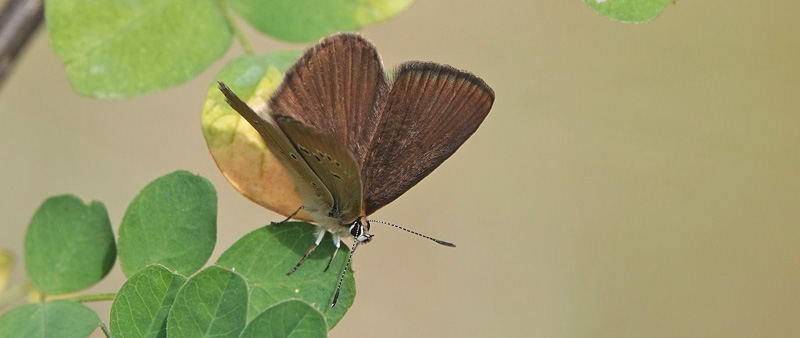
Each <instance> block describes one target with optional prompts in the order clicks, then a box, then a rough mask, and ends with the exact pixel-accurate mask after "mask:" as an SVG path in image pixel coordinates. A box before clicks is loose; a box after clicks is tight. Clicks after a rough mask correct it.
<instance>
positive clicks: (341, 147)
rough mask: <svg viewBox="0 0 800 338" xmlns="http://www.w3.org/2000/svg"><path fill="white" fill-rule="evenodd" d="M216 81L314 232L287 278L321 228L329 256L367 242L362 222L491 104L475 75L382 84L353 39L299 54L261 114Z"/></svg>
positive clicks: (421, 66)
mask: <svg viewBox="0 0 800 338" xmlns="http://www.w3.org/2000/svg"><path fill="white" fill-rule="evenodd" d="M219 85H220V90H221V91H222V93H223V94H224V95H225V97H226V99H227V101H228V103H229V104H230V105H231V107H233V108H234V109H235V110H236V111H237V112H239V114H241V115H242V116H243V117H244V118H245V119H246V120H247V121H248V122H249V123H250V124H251V125H252V126H253V128H255V129H256V130H257V131H258V132H259V134H261V137H262V138H263V139H264V143H265V144H266V145H267V148H269V150H270V151H271V152H272V153H273V154H274V155H275V156H276V158H277V159H278V160H279V161H280V162H281V164H282V165H283V166H284V167H285V168H286V170H287V171H288V173H289V176H290V177H291V178H292V182H293V183H294V186H295V189H296V190H297V193H298V195H299V196H300V197H301V199H302V201H303V205H302V206H298V207H299V209H298V211H299V210H300V209H304V210H306V211H307V212H308V213H309V214H310V215H311V218H312V219H313V220H314V222H315V223H316V224H317V225H318V226H319V229H318V231H317V232H316V237H317V238H316V241H315V243H314V244H313V245H312V246H311V247H310V248H309V249H308V251H307V252H306V253H305V255H304V256H303V258H302V259H301V260H300V262H298V263H297V265H295V267H294V268H293V269H292V270H290V271H289V273H288V274H291V273H292V272H294V271H295V270H296V269H297V268H298V267H299V266H300V264H302V263H303V261H304V260H305V259H306V258H307V257H308V255H310V254H311V252H312V251H313V250H314V249H315V248H316V247H317V245H319V243H320V242H321V241H322V238H323V237H324V235H325V232H330V233H331V234H332V237H333V241H334V243H335V245H336V248H337V250H338V248H339V242H340V238H341V237H348V236H353V238H354V241H353V246H352V248H351V250H350V258H352V255H353V252H355V249H356V247H357V246H358V244H359V243H367V242H369V241H370V240H371V239H372V235H371V234H369V233H368V231H369V221H367V219H366V216H368V215H371V214H372V213H374V212H375V211H376V210H378V209H380V208H381V207H383V206H384V205H386V204H388V203H390V202H392V201H394V200H395V199H396V198H398V197H399V196H400V195H402V194H403V193H405V192H406V191H407V190H408V189H410V188H411V187H412V186H414V185H415V184H417V182H419V181H420V180H422V178H424V177H425V176H427V175H428V174H430V173H431V172H432V171H433V170H434V169H436V167H438V166H439V165H440V164H441V163H442V162H443V161H444V160H445V159H447V158H448V157H450V155H452V154H453V153H454V152H455V151H456V149H458V148H459V147H460V146H461V144H463V143H464V141H466V140H467V138H469V136H470V135H472V133H474V132H475V130H477V129H478V126H479V125H480V124H481V122H483V120H484V118H486V115H487V114H488V113H489V110H490V109H491V108H492V103H493V102H494V92H493V91H492V89H491V88H490V87H489V86H488V85H486V83H484V82H483V80H481V79H480V78H478V77H477V76H475V75H473V74H471V73H469V72H466V71H463V70H458V69H455V68H453V67H450V66H447V65H442V64H438V63H433V62H419V61H409V62H405V63H403V64H401V65H400V66H399V67H398V68H397V70H396V71H395V73H394V79H393V81H392V82H391V84H390V82H389V79H388V78H387V76H386V73H385V71H384V69H383V65H382V62H381V59H380V56H379V55H378V52H377V50H376V49H375V47H374V46H373V45H372V43H370V42H369V41H367V40H366V39H364V38H363V37H361V36H360V35H357V34H351V33H339V34H334V35H331V36H329V37H327V38H324V39H322V40H321V41H320V42H319V43H318V44H317V45H315V46H314V47H312V48H310V49H309V50H307V51H306V52H305V54H304V55H303V56H302V57H301V58H300V59H299V60H298V61H297V62H296V63H295V64H294V65H293V66H292V67H291V68H290V69H289V70H288V71H287V72H286V75H285V77H284V79H283V82H282V83H281V85H280V87H279V88H278V89H277V90H276V91H275V93H274V94H273V95H272V97H271V99H270V101H269V104H268V107H267V111H266V112H261V114H259V113H256V112H255V111H254V110H253V109H251V108H250V107H249V106H247V104H245V103H244V102H243V101H242V100H241V99H239V97H237V96H236V95H235V94H234V93H233V92H232V91H231V90H230V89H229V88H228V87H227V86H226V85H225V84H224V83H222V82H220V84H219ZM296 214H297V212H295V214H292V215H290V216H289V217H288V218H287V220H288V219H290V218H292V217H293V216H295V215H296ZM381 223H385V222H381ZM385 224H388V225H392V226H395V227H398V228H401V229H403V230H406V231H409V232H412V233H414V234H417V235H420V236H423V237H425V238H428V239H431V240H433V241H436V242H437V243H439V244H442V245H447V246H455V245H453V244H452V243H449V242H445V241H441V240H437V239H434V238H431V237H428V236H425V235H421V234H418V233H416V232H413V231H410V230H407V229H404V228H402V227H399V226H396V225H394V224H390V223H385ZM335 255H336V252H335V251H334V256H335ZM332 260H333V257H331V261H332ZM349 263H350V259H348V261H347V263H346V264H345V267H344V271H342V278H341V279H340V280H339V287H341V282H342V279H343V278H344V274H345V272H346V271H347V267H348V266H349ZM328 266H330V262H328ZM326 270H327V268H326ZM339 287H337V290H336V294H335V295H334V299H333V302H332V305H331V306H334V305H336V300H337V299H338V296H339Z"/></svg>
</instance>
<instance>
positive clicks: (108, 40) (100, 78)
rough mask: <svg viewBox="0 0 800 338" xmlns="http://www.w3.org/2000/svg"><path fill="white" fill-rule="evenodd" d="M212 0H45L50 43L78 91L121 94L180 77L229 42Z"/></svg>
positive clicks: (213, 56)
mask: <svg viewBox="0 0 800 338" xmlns="http://www.w3.org/2000/svg"><path fill="white" fill-rule="evenodd" d="M217 2H218V1H215V0H131V1H96V0H47V1H46V4H45V19H46V21H47V29H48V32H49V33H50V40H51V42H52V44H53V49H54V50H55V51H56V54H58V56H59V57H60V58H61V61H62V62H64V64H65V65H66V68H67V75H68V76H69V79H70V81H71V82H72V85H73V86H74V87H75V90H77V91H78V92H79V93H81V94H84V95H88V96H93V97H98V98H124V97H131V96H136V95H140V94H143V93H148V92H152V91H155V90H158V89H162V88H166V87H170V86H174V85H176V84H179V83H182V82H184V81H186V80H188V79H190V78H192V77H194V76H195V75H197V74H198V73H200V72H202V71H203V70H205V69H206V68H207V67H208V66H209V65H211V63H212V62H214V61H215V60H216V59H218V58H219V57H220V56H222V54H223V53H225V51H226V50H227V49H228V47H229V46H230V44H231V37H232V32H231V29H230V26H229V25H228V22H227V20H226V19H225V15H224V14H223V13H222V12H221V11H220V8H219V6H218V3H217Z"/></svg>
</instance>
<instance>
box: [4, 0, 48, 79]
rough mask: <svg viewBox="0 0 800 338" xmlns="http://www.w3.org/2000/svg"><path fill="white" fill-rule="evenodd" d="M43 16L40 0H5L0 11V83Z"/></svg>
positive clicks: (42, 5)
mask: <svg viewBox="0 0 800 338" xmlns="http://www.w3.org/2000/svg"><path fill="white" fill-rule="evenodd" d="M43 18H44V3H43V2H42V0H11V1H6V2H5V6H3V9H2V11H0V84H2V83H3V80H5V78H6V75H8V73H9V72H10V71H11V68H13V66H14V61H16V59H17V54H18V53H19V52H20V51H21V50H22V48H23V47H25V44H26V43H27V42H28V41H29V40H30V38H31V36H33V33H34V32H35V31H36V28H38V27H39V25H40V24H41V23H42V20H43Z"/></svg>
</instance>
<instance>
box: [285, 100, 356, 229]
mask: <svg viewBox="0 0 800 338" xmlns="http://www.w3.org/2000/svg"><path fill="white" fill-rule="evenodd" d="M274 118H275V122H276V123H277V124H278V127H280V129H281V131H283V133H284V135H286V136H287V137H288V138H289V141H290V142H291V143H292V145H294V147H295V148H296V149H297V150H298V151H299V153H300V155H301V156H302V157H303V159H304V160H305V161H306V163H308V166H309V167H311V170H313V171H314V173H315V174H316V176H317V177H318V178H319V179H320V180H321V181H322V183H323V184H324V185H325V187H326V188H327V189H328V191H330V193H331V196H332V197H333V207H332V208H331V210H330V213H329V214H328V216H329V217H333V218H335V219H337V220H339V224H350V223H352V222H353V221H355V220H356V218H358V216H360V215H361V202H362V195H361V177H360V175H359V169H358V165H357V164H356V162H355V160H354V159H353V155H351V154H350V152H349V151H348V150H347V149H345V148H344V146H342V145H341V144H339V143H337V142H335V141H333V140H332V139H331V138H329V137H327V136H325V135H322V134H320V133H318V132H316V131H315V130H314V129H312V128H310V127H307V126H305V125H303V124H302V123H301V122H299V121H297V120H294V119H292V118H291V117H288V116H282V115H277V116H274Z"/></svg>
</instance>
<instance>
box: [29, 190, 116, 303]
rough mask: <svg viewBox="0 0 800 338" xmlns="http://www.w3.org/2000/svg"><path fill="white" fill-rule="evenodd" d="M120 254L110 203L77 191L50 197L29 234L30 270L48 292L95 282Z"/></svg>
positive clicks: (35, 216)
mask: <svg viewBox="0 0 800 338" xmlns="http://www.w3.org/2000/svg"><path fill="white" fill-rule="evenodd" d="M116 253H117V252H116V247H115V246H114V234H113V232H112V231H111V221H109V219H108V212H106V207H105V206H104V205H103V203H100V202H97V201H93V202H92V203H91V204H89V205H86V204H84V203H83V201H81V200H80V199H79V198H78V197H75V196H74V195H61V196H55V197H51V198H49V199H47V200H46V201H45V202H44V203H43V204H42V206H40V207H39V209H38V210H36V214H34V215H33V219H32V220H31V224H30V225H29V226H28V232H27V233H26V234H25V268H26V270H27V271H28V276H30V278H31V281H32V282H33V285H34V286H35V287H36V289H37V290H39V291H40V292H43V293H45V294H62V293H69V292H75V291H78V290H83V289H85V288H88V287H90V286H92V285H94V284H95V283H97V282H98V281H100V280H101V279H102V278H103V277H104V276H105V275H106V274H107V273H108V271H109V270H111V267H112V266H113V265H114V258H115V257H116Z"/></svg>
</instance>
